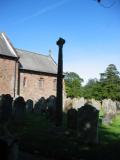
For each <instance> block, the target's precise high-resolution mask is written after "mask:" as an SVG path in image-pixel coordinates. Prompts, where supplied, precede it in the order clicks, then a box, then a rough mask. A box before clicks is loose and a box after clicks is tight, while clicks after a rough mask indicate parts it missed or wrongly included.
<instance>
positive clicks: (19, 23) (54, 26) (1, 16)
mask: <svg viewBox="0 0 120 160" xmlns="http://www.w3.org/2000/svg"><path fill="white" fill-rule="evenodd" d="M0 32H5V33H6V34H7V36H8V37H9V39H10V41H11V42H12V44H13V46H14V47H15V48H20V49H25V50H28V51H33V52H37V53H41V54H45V55H48V54H49V50H51V51H52V56H53V58H54V59H55V61H56V62H57V61H58V46H57V45H56V41H57V40H58V39H59V37H62V38H64V39H65V41H66V43H65V44H64V46H63V64H64V66H63V68H64V72H75V73H77V74H79V76H80V77H81V78H83V79H84V84H85V83H86V82H87V81H88V80H89V79H91V78H98V79H99V78H100V73H103V72H104V71H105V69H106V67H107V66H108V65H109V64H111V63H112V64H115V65H116V67H117V69H118V70H119V71H120V0H101V3H100V4H99V3H97V1H96V0H59V1H58V0H10V1H9V0H0Z"/></svg>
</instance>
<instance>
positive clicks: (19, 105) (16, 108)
mask: <svg viewBox="0 0 120 160" xmlns="http://www.w3.org/2000/svg"><path fill="white" fill-rule="evenodd" d="M25 105H26V103H25V100H24V98H23V97H17V98H16V99H15V100H14V102H13V113H14V117H15V120H18V121H21V120H23V118H24V115H25V113H26V107H25Z"/></svg>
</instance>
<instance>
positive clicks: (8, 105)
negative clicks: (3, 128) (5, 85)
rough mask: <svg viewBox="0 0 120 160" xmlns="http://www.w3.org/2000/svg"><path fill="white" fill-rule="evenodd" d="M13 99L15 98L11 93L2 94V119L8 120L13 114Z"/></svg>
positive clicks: (0, 101)
mask: <svg viewBox="0 0 120 160" xmlns="http://www.w3.org/2000/svg"><path fill="white" fill-rule="evenodd" d="M12 101H13V98H12V97H11V96H10V95H9V94H6V95H4V94H3V95H1V96H0V120H1V121H2V122H6V121H8V120H9V118H10V117H11V115H12Z"/></svg>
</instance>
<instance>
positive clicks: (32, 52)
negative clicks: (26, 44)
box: [15, 48, 50, 57]
mask: <svg viewBox="0 0 120 160" xmlns="http://www.w3.org/2000/svg"><path fill="white" fill-rule="evenodd" d="M15 49H16V50H21V51H25V52H29V53H31V54H37V55H41V56H46V57H50V56H49V55H45V54H41V53H39V52H34V51H28V50H25V49H20V48H15Z"/></svg>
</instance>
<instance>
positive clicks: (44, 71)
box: [0, 33, 57, 100]
mask: <svg viewBox="0 0 120 160" xmlns="http://www.w3.org/2000/svg"><path fill="white" fill-rule="evenodd" d="M56 83H57V64H56V63H55V61H54V59H53V58H52V57H51V55H42V54H39V53H34V52H30V51H26V50H22V49H17V48H15V47H14V46H13V45H12V43H11V42H10V40H9V39H8V37H7V36H6V34H5V33H0V95H1V94H10V95H11V96H13V97H16V96H18V95H19V96H23V97H24V98H25V100H27V99H32V100H38V99H39V98H40V97H45V98H47V97H49V96H50V95H56Z"/></svg>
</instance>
